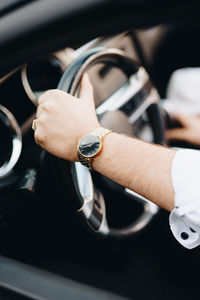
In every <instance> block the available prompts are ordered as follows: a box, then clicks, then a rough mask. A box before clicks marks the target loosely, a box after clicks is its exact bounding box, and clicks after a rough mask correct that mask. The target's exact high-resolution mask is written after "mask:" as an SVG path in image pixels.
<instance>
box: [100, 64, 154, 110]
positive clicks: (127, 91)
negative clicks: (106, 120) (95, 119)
mask: <svg viewBox="0 0 200 300" xmlns="http://www.w3.org/2000/svg"><path fill="white" fill-rule="evenodd" d="M148 81H149V76H148V74H147V72H146V71H145V69H144V68H143V67H140V68H139V70H138V72H137V73H136V74H133V75H132V76H131V77H130V78H129V79H128V80H127V81H126V82H125V83H124V84H123V85H122V86H121V87H120V88H119V89H118V90H117V91H116V92H115V93H114V94H113V95H111V96H110V97H109V98H108V99H106V100H105V101H104V102H103V103H102V104H100V105H99V106H98V107H97V109H96V113H97V115H101V114H104V113H105V112H107V111H114V110H117V109H119V108H120V107H122V106H123V105H124V104H125V103H126V102H128V101H130V99H131V98H132V97H133V96H134V95H136V94H137V93H138V92H139V91H140V90H141V89H142V88H143V87H144V86H145V85H146V84H147V82H148Z"/></svg>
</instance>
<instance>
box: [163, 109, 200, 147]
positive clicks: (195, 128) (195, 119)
mask: <svg viewBox="0 0 200 300" xmlns="http://www.w3.org/2000/svg"><path fill="white" fill-rule="evenodd" d="M175 118H176V120H177V121H178V123H180V125H181V126H182V128H174V129H170V130H167V131H166V138H167V139H168V140H180V141H185V142H188V143H190V144H193V145H196V146H200V116H199V115H197V116H187V115H182V114H178V115H176V116H175Z"/></svg>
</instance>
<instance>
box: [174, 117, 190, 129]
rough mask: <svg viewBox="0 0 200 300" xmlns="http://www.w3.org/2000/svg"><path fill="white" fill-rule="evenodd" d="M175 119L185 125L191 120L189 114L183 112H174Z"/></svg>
mask: <svg viewBox="0 0 200 300" xmlns="http://www.w3.org/2000/svg"><path fill="white" fill-rule="evenodd" d="M175 119H176V120H177V121H178V122H179V123H180V124H181V125H182V126H183V127H187V126H188V125H189V124H190V122H191V116H187V115H184V114H176V115H175Z"/></svg>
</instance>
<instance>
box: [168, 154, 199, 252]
mask: <svg viewBox="0 0 200 300" xmlns="http://www.w3.org/2000/svg"><path fill="white" fill-rule="evenodd" d="M171 176H172V184H173V188H174V193H175V198H174V204H175V205H174V206H175V207H174V209H173V210H172V212H171V213H170V217H169V223H170V228H171V230H172V233H173V235H174V237H175V238H176V239H177V240H178V241H179V243H180V244H182V245H183V246H184V247H186V248H188V249H193V248H195V247H197V246H198V245H200V151H198V150H190V149H184V150H183V149H181V150H178V151H177V152H176V154H175V156H174V159H173V162H172V169H171Z"/></svg>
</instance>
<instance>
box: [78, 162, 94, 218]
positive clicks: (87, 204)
mask: <svg viewBox="0 0 200 300" xmlns="http://www.w3.org/2000/svg"><path fill="white" fill-rule="evenodd" d="M74 165H75V173H76V177H77V184H78V188H79V192H80V194H81V196H82V197H83V201H84V202H83V206H82V207H81V208H80V209H79V210H78V212H80V211H83V212H84V214H85V216H86V218H87V219H89V217H90V215H91V213H92V208H93V198H94V187H93V182H92V176H91V173H90V172H89V171H88V169H87V168H86V167H84V166H83V165H81V164H80V163H79V162H76V163H75V164H74Z"/></svg>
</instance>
